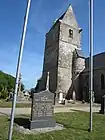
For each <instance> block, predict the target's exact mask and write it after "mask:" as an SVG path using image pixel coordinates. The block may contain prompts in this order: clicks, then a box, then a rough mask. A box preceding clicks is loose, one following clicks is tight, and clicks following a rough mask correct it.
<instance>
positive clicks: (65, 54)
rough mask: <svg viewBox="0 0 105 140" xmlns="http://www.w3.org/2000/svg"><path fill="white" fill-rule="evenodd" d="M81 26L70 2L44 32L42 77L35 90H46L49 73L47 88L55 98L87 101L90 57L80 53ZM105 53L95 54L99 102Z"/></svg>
mask: <svg viewBox="0 0 105 140" xmlns="http://www.w3.org/2000/svg"><path fill="white" fill-rule="evenodd" d="M81 34H82V29H81V28H80V27H79V25H78V23H77V20H76V17H75V14H74V12H73V8H72V6H71V5H69V7H68V8H67V10H66V11H65V13H64V14H63V15H62V16H61V17H59V18H58V19H57V20H56V22H55V23H54V25H53V26H52V27H51V29H50V30H49V31H48V33H46V41H45V51H44V61H43V70H42V76H41V78H40V79H39V80H38V81H37V85H36V87H35V90H36V92H39V91H42V90H45V88H46V81H47V73H48V72H49V90H50V91H51V92H53V93H54V95H55V100H56V101H57V102H59V103H62V101H63V100H64V99H67V100H70V99H71V98H73V96H74V97H75V99H76V100H81V101H82V100H84V101H87V102H88V101H89V58H85V57H84V55H83V54H82V46H81V41H82V39H81ZM104 60H105V53H101V54H97V55H95V56H94V58H93V61H94V78H93V81H94V97H95V102H100V101H101V97H102V95H104V92H105V83H104V75H105V69H104V68H105V63H104Z"/></svg>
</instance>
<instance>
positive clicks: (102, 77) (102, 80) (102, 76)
mask: <svg viewBox="0 0 105 140" xmlns="http://www.w3.org/2000/svg"><path fill="white" fill-rule="evenodd" d="M104 88H105V86H104V75H103V74H102V75H101V89H104Z"/></svg>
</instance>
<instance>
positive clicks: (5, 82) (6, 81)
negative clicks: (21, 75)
mask: <svg viewBox="0 0 105 140" xmlns="http://www.w3.org/2000/svg"><path fill="white" fill-rule="evenodd" d="M15 80H16V78H15V77H13V76H12V75H10V74H6V73H4V72H2V71H0V98H3V99H5V98H6V97H7V96H8V95H9V92H13V91H14V87H15ZM24 88H25V86H24V84H23V83H22V88H21V90H24Z"/></svg>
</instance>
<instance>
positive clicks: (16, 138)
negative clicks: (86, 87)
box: [0, 112, 105, 140]
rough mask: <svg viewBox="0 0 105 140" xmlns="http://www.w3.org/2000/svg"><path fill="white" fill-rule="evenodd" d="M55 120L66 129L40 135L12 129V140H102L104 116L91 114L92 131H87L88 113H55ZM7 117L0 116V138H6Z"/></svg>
mask: <svg viewBox="0 0 105 140" xmlns="http://www.w3.org/2000/svg"><path fill="white" fill-rule="evenodd" d="M55 118H56V120H57V122H59V123H61V124H63V125H64V126H65V128H66V129H64V130H60V131H56V132H50V133H45V134H40V135H36V136H35V135H23V134H20V133H18V132H16V131H13V140H104V139H105V116H104V115H100V114H94V115H93V132H92V133H89V132H88V131H87V129H88V125H89V113H84V112H73V113H59V114H55ZM8 125H9V122H8V118H7V117H3V116H0V140H7V135H8Z"/></svg>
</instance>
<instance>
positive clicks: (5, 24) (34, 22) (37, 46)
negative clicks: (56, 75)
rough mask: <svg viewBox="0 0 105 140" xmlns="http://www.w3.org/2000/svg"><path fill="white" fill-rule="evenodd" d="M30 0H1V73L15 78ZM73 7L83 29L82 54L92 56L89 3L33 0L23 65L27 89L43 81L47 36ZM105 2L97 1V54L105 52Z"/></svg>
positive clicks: (79, 0) (81, 0)
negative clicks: (70, 6)
mask: <svg viewBox="0 0 105 140" xmlns="http://www.w3.org/2000/svg"><path fill="white" fill-rule="evenodd" d="M26 4H27V0H0V70H2V71H3V72H6V73H9V74H12V75H13V76H15V73H16V67H17V60H18V53H19V47H20V40H21V33H22V27H23V21H24V15H25V9H26ZM69 4H71V5H72V7H73V10H74V13H75V16H76V19H77V22H78V24H79V26H80V27H81V28H82V29H83V33H82V50H83V53H84V55H85V56H86V57H87V56H89V44H88V41H89V32H88V29H89V5H88V0H31V7H30V13H29V20H28V26H27V33H26V39H25V45H24V51H23V57H22V63H21V73H22V82H23V83H24V84H25V87H26V89H29V88H32V87H35V85H36V82H37V79H39V78H40V77H41V74H42V69H43V57H44V47H45V34H46V32H48V30H49V29H50V28H51V26H52V25H53V22H54V21H55V19H57V18H58V17H59V16H61V15H62V14H63V13H64V12H65V10H66V9H67V7H68V5H69ZM104 5H105V1H104V0H101V1H98V0H94V54H97V53H101V52H104V48H105V46H104V45H105V18H104V13H105V8H104Z"/></svg>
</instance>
